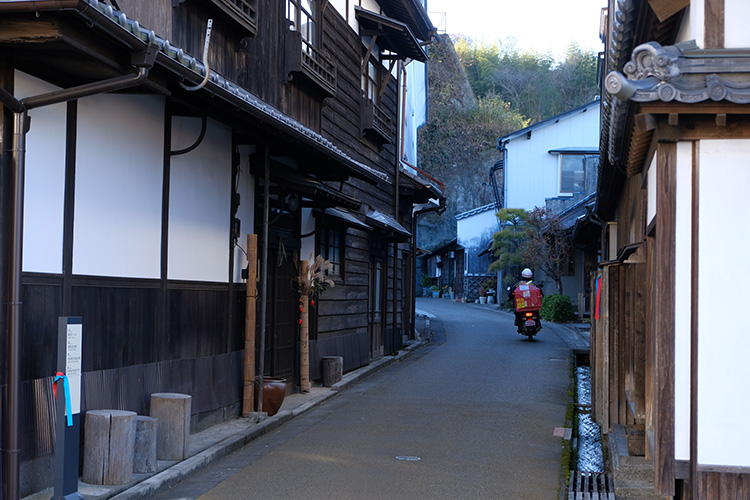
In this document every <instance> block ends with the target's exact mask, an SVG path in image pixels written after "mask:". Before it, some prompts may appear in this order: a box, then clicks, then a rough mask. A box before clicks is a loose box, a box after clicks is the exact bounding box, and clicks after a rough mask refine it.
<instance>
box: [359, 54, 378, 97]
mask: <svg viewBox="0 0 750 500" xmlns="http://www.w3.org/2000/svg"><path fill="white" fill-rule="evenodd" d="M378 66H379V64H378V62H377V61H376V60H374V59H370V60H369V61H368V63H367V71H366V72H365V73H364V74H363V75H362V96H363V97H365V98H366V99H369V100H371V101H372V102H374V103H376V104H377V103H378Z"/></svg>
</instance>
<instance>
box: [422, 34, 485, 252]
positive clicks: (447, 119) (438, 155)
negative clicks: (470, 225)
mask: <svg viewBox="0 0 750 500" xmlns="http://www.w3.org/2000/svg"><path fill="white" fill-rule="evenodd" d="M429 56H430V60H429V62H428V64H429V95H430V101H429V103H430V107H429V118H428V123H427V125H425V126H424V127H423V128H422V129H421V130H420V132H419V167H420V168H421V169H423V170H425V171H426V172H428V173H430V174H432V175H434V176H435V177H437V178H438V179H439V180H440V181H442V182H443V183H445V186H446V197H447V202H446V205H447V209H446V211H445V213H443V214H442V216H437V215H434V214H430V215H426V216H424V217H422V219H421V220H420V222H419V230H418V238H417V245H418V246H419V247H420V248H423V249H427V250H432V249H434V248H436V247H438V246H440V245H442V244H443V243H445V242H447V241H449V240H451V239H453V238H455V237H456V219H455V216H456V214H459V213H462V212H465V211H467V210H471V209H473V208H476V207H478V206H481V205H485V204H487V203H490V202H491V201H492V197H491V192H490V191H489V189H488V188H487V187H486V186H483V185H482V183H483V182H487V179H488V175H489V169H490V167H491V166H492V165H493V164H494V163H495V161H497V159H498V158H499V157H498V153H497V151H496V149H495V142H494V137H499V135H495V134H494V133H493V132H492V130H491V124H487V125H490V127H489V128H488V129H487V130H484V131H482V132H483V133H477V130H476V129H475V127H476V123H475V122H474V120H471V118H470V115H471V113H472V111H473V110H475V109H476V108H477V99H476V97H475V96H474V92H473V91H472V89H471V86H470V84H469V81H468V79H467V78H466V73H465V71H464V68H463V66H462V65H461V61H460V60H459V58H458V55H457V54H456V51H455V49H454V47H453V42H452V41H451V40H450V37H448V36H445V35H443V36H441V37H439V38H438V39H437V40H436V42H435V43H433V45H431V46H430V48H429Z"/></svg>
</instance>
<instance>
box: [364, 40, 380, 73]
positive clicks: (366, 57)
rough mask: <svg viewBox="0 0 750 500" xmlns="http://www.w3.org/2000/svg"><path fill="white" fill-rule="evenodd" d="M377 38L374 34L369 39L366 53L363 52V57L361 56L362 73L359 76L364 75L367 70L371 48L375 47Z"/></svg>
mask: <svg viewBox="0 0 750 500" xmlns="http://www.w3.org/2000/svg"><path fill="white" fill-rule="evenodd" d="M377 40H378V35H374V36H373V37H372V38H371V39H370V46H369V47H367V53H366V54H365V57H363V58H362V73H361V76H364V75H365V73H366V72H367V65H368V64H370V56H372V49H374V48H375V42H376V41H377Z"/></svg>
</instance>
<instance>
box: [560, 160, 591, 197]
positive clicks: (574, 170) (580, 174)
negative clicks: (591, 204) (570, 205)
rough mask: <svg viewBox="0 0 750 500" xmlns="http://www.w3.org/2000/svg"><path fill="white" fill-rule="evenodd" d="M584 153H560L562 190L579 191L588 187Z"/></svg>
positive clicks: (567, 191)
mask: <svg viewBox="0 0 750 500" xmlns="http://www.w3.org/2000/svg"><path fill="white" fill-rule="evenodd" d="M583 160H584V156H583V155H566V154H562V155H560V192H561V193H578V192H582V191H584V190H585V188H586V170H585V166H584V161H583Z"/></svg>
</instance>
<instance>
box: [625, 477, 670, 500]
mask: <svg viewBox="0 0 750 500" xmlns="http://www.w3.org/2000/svg"><path fill="white" fill-rule="evenodd" d="M614 486H615V496H616V497H617V498H618V499H623V500H624V499H627V500H663V499H664V497H663V496H660V495H657V494H655V493H654V483H653V481H640V480H635V479H630V480H624V479H620V480H617V479H615V480H614Z"/></svg>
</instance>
